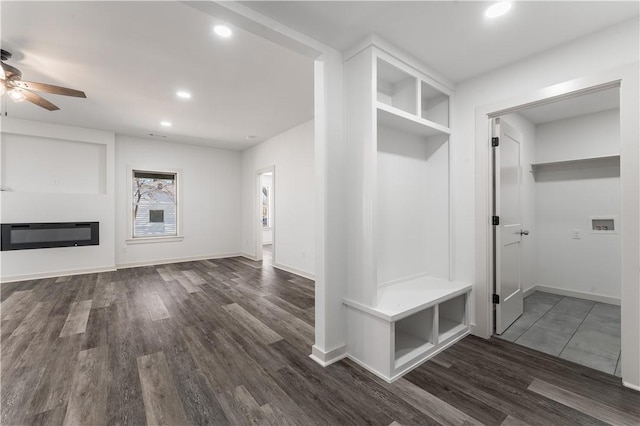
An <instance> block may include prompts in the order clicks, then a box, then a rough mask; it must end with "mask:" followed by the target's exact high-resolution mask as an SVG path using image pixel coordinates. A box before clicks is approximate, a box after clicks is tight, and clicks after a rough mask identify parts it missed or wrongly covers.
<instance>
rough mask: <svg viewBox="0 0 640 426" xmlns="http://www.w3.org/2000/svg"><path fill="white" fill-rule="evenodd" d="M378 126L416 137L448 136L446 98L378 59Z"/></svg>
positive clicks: (403, 70) (404, 72)
mask: <svg viewBox="0 0 640 426" xmlns="http://www.w3.org/2000/svg"><path fill="white" fill-rule="evenodd" d="M376 69H377V73H376V75H377V78H376V87H377V107H378V123H379V124H382V125H384V126H390V127H393V128H396V129H398V130H401V131H406V132H409V133H412V134H416V135H420V136H433V135H437V134H447V135H448V134H450V133H451V132H450V130H449V95H447V94H445V93H443V92H442V91H440V90H438V89H436V88H435V87H433V86H432V85H430V84H428V83H427V82H426V81H424V80H423V79H422V78H420V77H419V75H418V74H413V73H411V72H410V71H409V70H408V69H401V68H400V66H396V65H393V64H391V63H390V62H388V61H386V60H384V59H382V58H380V57H378V58H377V63H376Z"/></svg>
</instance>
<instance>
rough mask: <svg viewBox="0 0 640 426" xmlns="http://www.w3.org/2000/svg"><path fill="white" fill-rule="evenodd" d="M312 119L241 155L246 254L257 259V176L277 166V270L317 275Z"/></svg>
mask: <svg viewBox="0 0 640 426" xmlns="http://www.w3.org/2000/svg"><path fill="white" fill-rule="evenodd" d="M313 141H314V136H313V120H312V121H308V122H306V123H303V124H301V125H299V126H297V127H294V128H293V129H289V130H287V131H286V132H284V133H282V134H280V135H278V136H275V137H273V138H271V139H269V140H268V141H265V142H263V143H261V144H260V145H257V146H255V147H253V148H250V149H248V150H246V151H244V152H243V153H242V197H243V198H242V205H243V208H242V224H243V225H242V252H243V253H245V254H247V255H248V256H250V257H255V256H256V224H257V223H258V221H259V215H258V212H257V211H256V207H257V204H256V198H257V194H256V190H257V187H256V172H257V171H259V170H262V169H265V168H266V167H270V166H275V175H274V182H275V184H274V188H275V190H274V203H275V205H274V208H273V209H274V212H275V221H274V230H275V234H274V238H275V240H274V254H275V258H274V259H273V263H274V266H277V267H280V268H282V269H287V270H290V271H293V272H301V273H302V274H303V275H306V276H313V275H314V266H315V260H314V254H315V247H314V232H315V229H314V218H315V209H314V200H315V190H314V188H315V187H314V156H313Z"/></svg>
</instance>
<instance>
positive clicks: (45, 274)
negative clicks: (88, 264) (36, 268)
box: [2, 266, 117, 284]
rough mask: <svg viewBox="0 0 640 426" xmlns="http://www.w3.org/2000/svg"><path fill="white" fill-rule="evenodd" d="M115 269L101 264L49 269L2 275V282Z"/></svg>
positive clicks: (94, 272)
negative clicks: (87, 266)
mask: <svg viewBox="0 0 640 426" xmlns="http://www.w3.org/2000/svg"><path fill="white" fill-rule="evenodd" d="M116 269H117V268H116V267H115V266H101V267H97V268H85V269H70V270H67V271H51V272H39V273H36V274H23V275H13V276H9V277H2V284H5V283H12V282H18V281H28V280H39V279H44V278H58V277H67V276H70V275H83V274H96V273H99V272H111V271H115V270H116Z"/></svg>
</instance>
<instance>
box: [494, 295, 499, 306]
mask: <svg viewBox="0 0 640 426" xmlns="http://www.w3.org/2000/svg"><path fill="white" fill-rule="evenodd" d="M493 304H494V305H499V304H500V295H499V294H494V295H493Z"/></svg>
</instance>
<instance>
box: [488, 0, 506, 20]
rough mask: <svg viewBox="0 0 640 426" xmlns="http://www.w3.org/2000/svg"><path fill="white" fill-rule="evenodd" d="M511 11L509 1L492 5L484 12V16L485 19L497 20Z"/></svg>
mask: <svg viewBox="0 0 640 426" xmlns="http://www.w3.org/2000/svg"><path fill="white" fill-rule="evenodd" d="M510 9H511V2H510V1H499V2H496V3H493V4H492V5H491V6H489V7H488V8H487V9H486V10H485V11H484V16H486V17H487V18H497V17H498V16H502V15H504V14H505V13H507V12H508V11H509V10H510Z"/></svg>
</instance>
